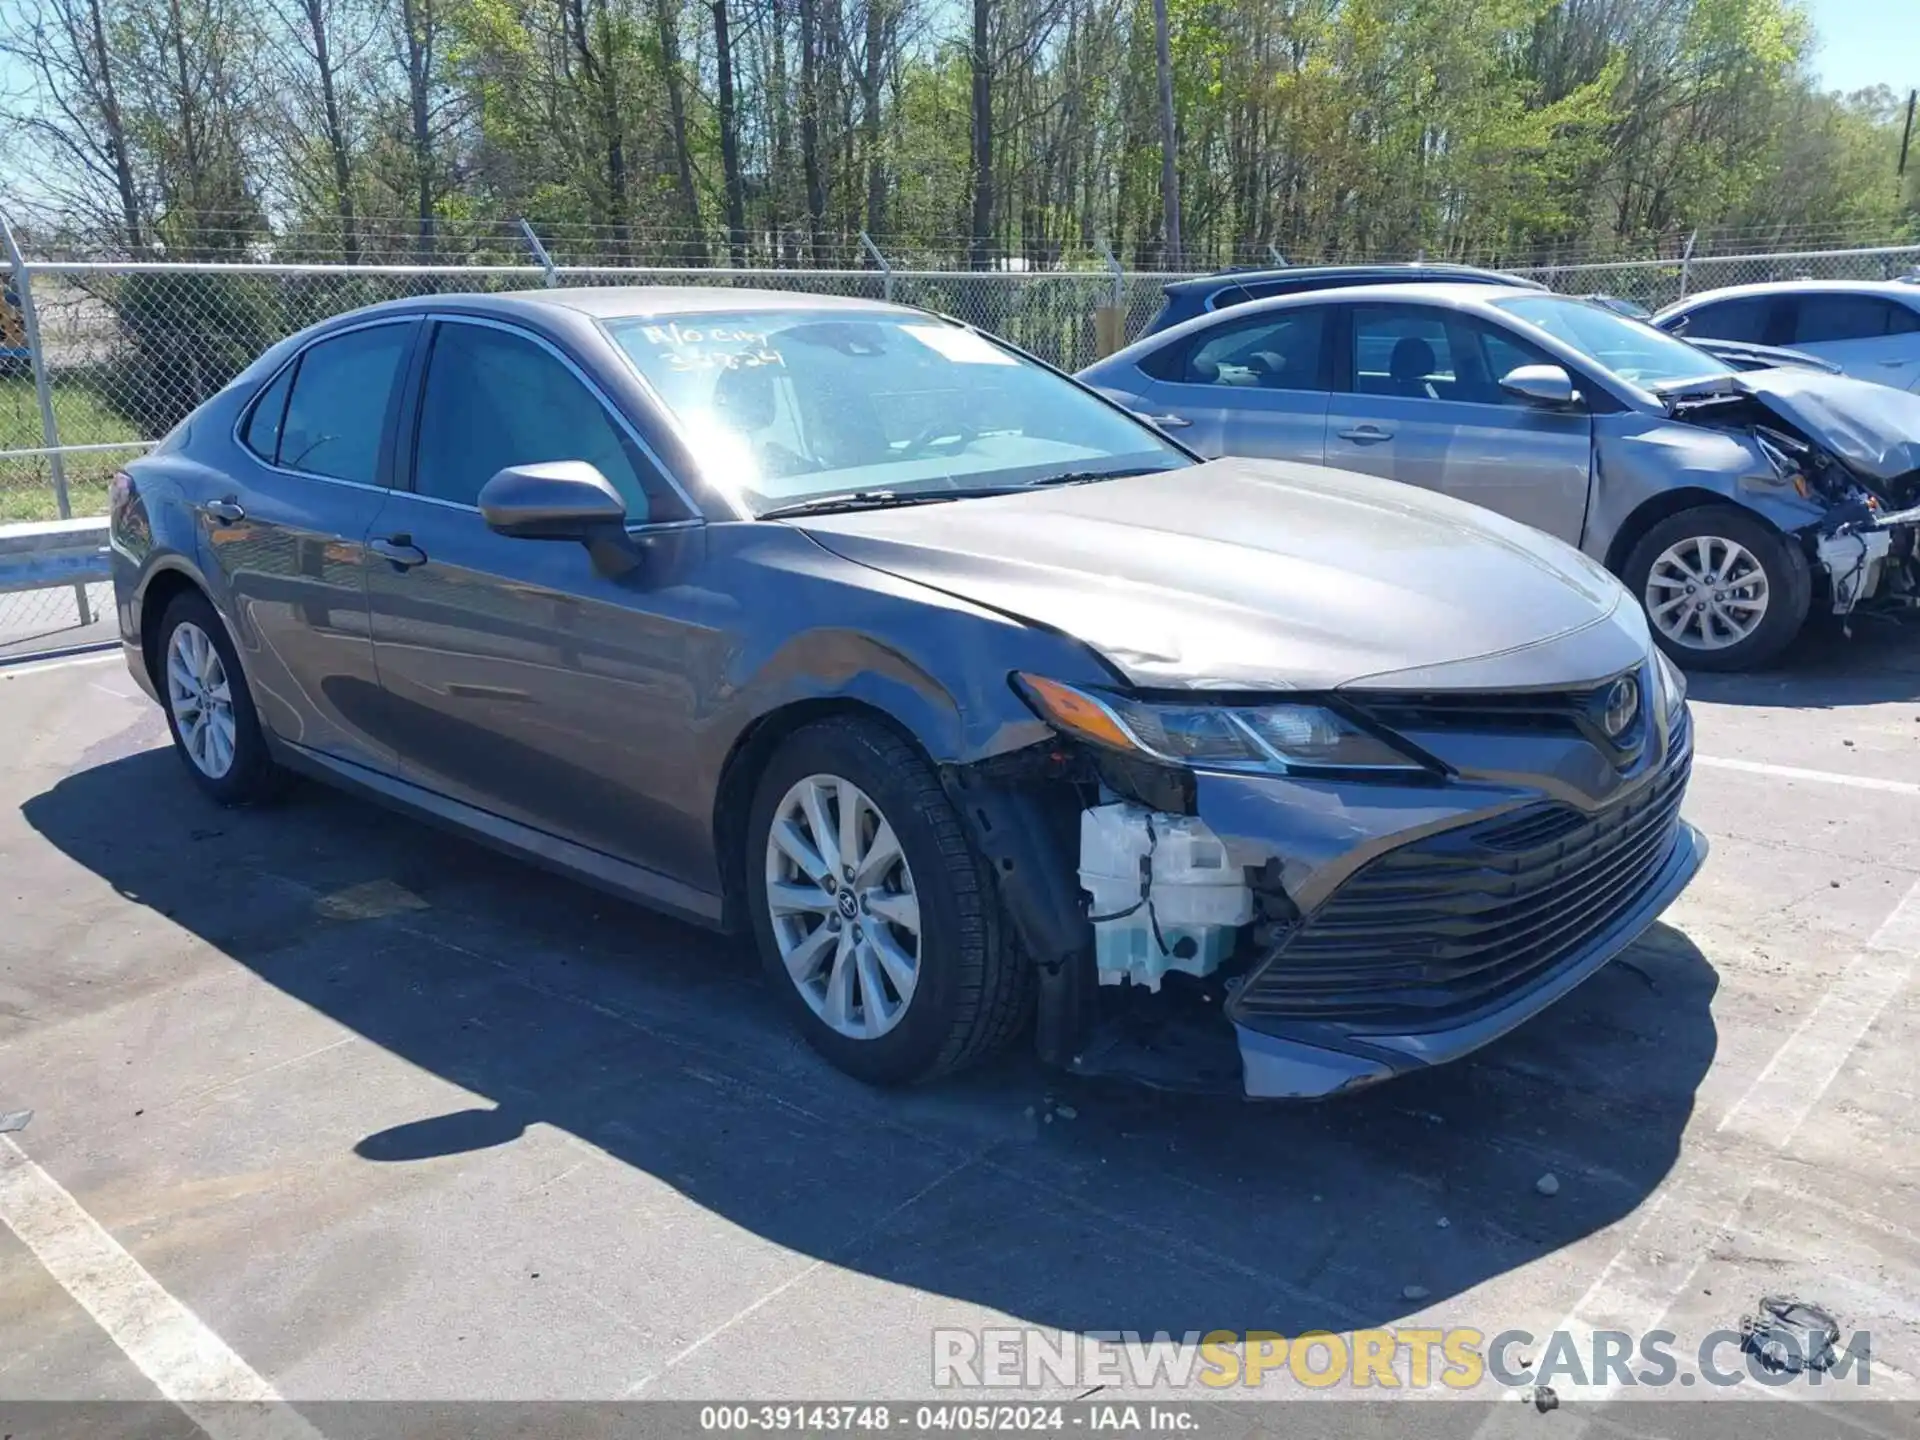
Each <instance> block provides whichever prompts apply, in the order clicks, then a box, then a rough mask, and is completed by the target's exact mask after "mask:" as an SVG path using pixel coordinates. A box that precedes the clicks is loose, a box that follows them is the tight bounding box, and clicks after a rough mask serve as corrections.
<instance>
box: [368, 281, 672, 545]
mask: <svg viewBox="0 0 1920 1440" xmlns="http://www.w3.org/2000/svg"><path fill="white" fill-rule="evenodd" d="M430 319H431V322H432V324H431V331H432V333H431V334H430V335H428V336H427V337H426V340H425V341H424V342H423V343H421V344H419V345H417V346H415V350H416V352H417V356H418V359H417V361H416V363H415V365H414V367H413V368H412V369H410V370H409V371H408V372H407V377H406V382H405V384H406V398H407V404H406V408H405V410H404V411H403V419H402V426H403V429H402V431H401V435H400V437H399V443H398V444H397V445H396V446H395V449H396V451H397V452H398V453H397V455H396V457H395V466H394V486H393V488H394V489H395V490H397V491H401V492H402V493H404V494H407V495H409V496H411V497H412V498H413V499H415V500H419V501H422V502H424V503H426V504H428V505H442V506H445V507H446V508H447V509H449V510H464V511H467V512H468V513H469V514H474V515H477V514H479V513H480V507H479V506H478V505H469V504H467V503H466V502H465V501H463V500H443V499H441V498H440V497H439V496H437V495H422V494H421V493H420V492H419V491H418V490H417V489H416V488H415V487H414V479H415V474H416V469H417V466H418V463H419V451H420V412H421V402H422V399H423V397H424V396H425V394H426V385H427V366H428V365H429V364H430V363H431V362H432V350H433V343H432V342H433V340H434V339H435V338H437V337H438V336H439V333H440V331H441V330H442V329H443V328H444V327H445V326H448V325H477V326H479V327H481V328H482V329H486V330H498V331H501V332H502V333H504V334H507V335H511V336H513V337H515V338H516V339H519V340H526V341H529V342H530V343H532V344H534V345H537V346H538V347H539V348H540V349H542V350H544V351H546V352H547V354H549V355H551V356H553V358H554V359H556V360H558V361H559V362H560V363H561V364H562V365H563V366H565V367H566V369H567V372H568V373H569V374H571V375H572V376H573V378H574V379H575V380H577V381H579V382H580V383H581V384H582V385H584V386H585V387H586V390H587V393H588V394H589V395H591V396H593V398H594V400H595V401H596V402H597V403H598V404H599V406H600V408H601V409H602V410H604V411H605V412H606V413H607V415H608V416H609V417H611V419H612V420H613V423H614V424H615V425H616V426H617V427H618V428H619V430H620V433H621V434H622V435H625V436H626V437H627V439H629V440H630V441H632V442H633V445H634V448H635V449H637V450H638V451H639V452H640V453H641V454H642V455H643V456H645V457H646V460H647V463H648V464H649V465H651V466H652V467H653V470H654V473H655V474H656V475H658V476H659V477H660V479H661V480H662V481H664V482H665V483H666V486H667V488H668V489H669V490H670V491H671V492H672V493H673V496H674V498H676V499H677V500H678V501H679V502H680V504H681V505H682V506H683V507H685V509H686V512H687V513H686V514H685V515H678V516H674V517H672V518H669V519H661V520H651V519H649V520H634V519H629V520H628V521H627V528H628V529H629V530H657V529H661V528H663V527H669V526H684V525H687V524H689V523H694V524H697V523H702V522H704V520H705V518H706V517H705V514H704V512H703V511H702V510H701V509H700V506H699V505H698V504H696V503H695V501H694V499H693V497H692V496H691V495H690V494H688V493H687V490H686V487H684V486H683V485H681V483H680V479H679V477H678V476H676V475H675V474H674V473H673V472H672V471H671V470H669V469H668V468H667V465H666V462H665V461H664V460H662V459H661V458H660V453H659V452H658V451H657V450H655V449H654V448H653V446H652V445H650V444H648V443H647V439H646V437H645V436H644V435H642V434H641V433H640V431H639V429H638V427H636V426H635V425H634V424H633V422H632V421H631V420H629V419H628V418H627V416H626V414H625V413H624V412H623V411H622V410H621V409H620V407H619V406H618V405H616V404H614V402H613V400H612V398H611V397H610V396H609V395H608V394H607V392H606V391H604V390H602V389H601V388H600V386H599V385H598V383H596V382H595V380H594V379H593V377H592V376H590V375H589V374H587V372H586V371H585V370H584V369H582V368H581V367H580V366H579V365H578V364H577V363H575V361H574V358H573V357H572V356H571V355H569V354H567V352H566V351H564V350H562V349H561V348H560V347H559V346H558V345H555V344H554V343H553V342H552V341H551V340H549V339H547V337H546V336H544V335H540V334H537V333H535V332H534V331H532V330H529V329H527V328H526V327H525V326H522V325H513V324H509V323H508V322H506V321H504V320H495V319H494V318H492V317H491V316H487V315H462V314H459V313H458V312H456V311H436V312H434V314H433V315H432V316H431V317H430ZM639 478H640V481H641V484H642V485H643V486H644V485H645V484H646V477H645V476H641V477H639Z"/></svg>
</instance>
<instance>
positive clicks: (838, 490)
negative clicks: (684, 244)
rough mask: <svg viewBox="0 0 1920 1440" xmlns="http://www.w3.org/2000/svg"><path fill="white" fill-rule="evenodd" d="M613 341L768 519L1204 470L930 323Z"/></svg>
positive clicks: (666, 331) (755, 321) (639, 330)
mask: <svg viewBox="0 0 1920 1440" xmlns="http://www.w3.org/2000/svg"><path fill="white" fill-rule="evenodd" d="M607 329H608V332H609V333H610V334H611V335H612V336H613V339H614V341H615V343H617V344H618V345H619V346H620V348H621V349H622V350H623V351H624V352H625V353H626V354H627V356H628V357H629V358H630V359H631V360H632V361H633V363H634V365H635V367H636V368H638V370H639V371H640V373H641V375H643V376H644V377H645V378H646V380H647V382H648V384H650V385H651V386H652V387H653V389H654V392H655V393H656V394H657V395H658V396H659V397H660V399H661V401H662V402H663V403H664V404H665V405H666V407H667V409H668V410H669V411H671V412H672V414H673V417H674V419H675V420H676V421H678V422H679V425H680V428H681V430H682V432H683V433H684V434H685V435H686V437H687V440H688V442H689V443H690V444H691V446H692V447H693V450H694V453H695V457H696V458H697V459H698V461H699V463H700V467H701V470H702V472H703V473H704V474H705V476H706V477H707V479H708V480H709V482H711V483H712V484H714V485H716V486H718V487H720V488H721V489H723V490H725V491H727V492H728V493H729V494H731V495H734V496H736V497H737V498H738V499H739V500H740V501H741V502H742V503H744V504H745V506H746V507H747V509H748V510H750V511H751V512H752V513H754V514H756V515H758V514H761V513H762V512H764V511H767V510H772V509H775V508H784V507H787V506H791V505H793V504H795V503H796V502H804V501H807V500H809V499H813V498H816V497H829V496H835V495H848V494H851V493H853V492H859V493H860V494H862V495H873V494H876V493H886V494H889V495H914V496H921V495H924V496H927V497H928V498H932V497H933V496H935V495H937V494H938V492H940V491H942V490H945V489H959V488H963V487H964V489H965V490H966V491H967V492H968V493H973V494H977V493H978V492H979V491H980V490H981V489H982V488H987V489H998V488H1007V489H1014V488H1018V487H1019V486H1022V485H1026V484H1030V483H1033V482H1035V481H1043V480H1046V479H1048V478H1050V477H1059V476H1061V475H1064V474H1069V473H1071V474H1074V475H1076V476H1079V477H1081V478H1098V477H1100V476H1104V475H1106V474H1108V473H1123V472H1124V473H1138V472H1139V471H1142V470H1167V469H1172V468H1174V467H1175V466H1180V465H1186V464H1188V463H1190V462H1189V461H1188V460H1187V458H1186V456H1184V455H1183V454H1181V452H1180V451H1178V450H1176V449H1175V448H1174V447H1173V446H1172V445H1170V444H1168V443H1167V442H1166V441H1164V440H1162V439H1161V438H1160V437H1158V436H1157V435H1155V434H1154V432H1153V431H1152V430H1150V429H1149V428H1147V427H1146V426H1145V425H1142V424H1140V423H1138V422H1136V421H1133V420H1130V419H1128V418H1127V416H1125V415H1123V414H1121V413H1120V412H1119V411H1117V410H1114V409H1113V408H1112V407H1110V406H1108V405H1105V404H1103V403H1102V402H1100V401H1099V400H1097V399H1095V398H1094V397H1093V396H1091V395H1089V394H1087V393H1086V392H1085V391H1083V390H1081V389H1080V388H1079V387H1077V386H1075V385H1073V384H1070V383H1069V382H1068V381H1066V380H1064V379H1062V378H1061V377H1060V376H1058V375H1055V374H1054V373H1052V372H1051V371H1049V370H1046V369H1043V368H1042V367H1040V366H1038V365H1035V364H1032V363H1030V362H1028V361H1026V360H1023V359H1021V358H1019V357H1018V356H1016V355H1013V354H1010V353H1008V352H1007V351H1005V350H1003V349H1001V348H1000V347H999V346H998V345H995V344H993V343H992V342H991V341H989V340H987V339H985V338H984V337H982V336H980V335H977V334H975V333H974V332H973V331H971V330H966V329H963V328H961V327H960V326H957V325H952V324H948V323H946V322H945V321H941V320H936V319H934V318H933V317H932V316H924V317H923V316H917V315H910V314H889V313H886V312H883V311H874V312H871V313H860V312H849V311H845V310H759V311H726V312H714V313H709V314H689V315H680V316H675V317H672V318H671V319H658V320H616V321H613V322H610V323H609V324H608V326H607Z"/></svg>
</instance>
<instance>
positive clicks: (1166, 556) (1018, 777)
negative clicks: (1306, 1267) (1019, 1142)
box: [810, 460, 1705, 1098]
mask: <svg viewBox="0 0 1920 1440" xmlns="http://www.w3.org/2000/svg"><path fill="white" fill-rule="evenodd" d="M810 529H811V532H812V533H813V535H814V537H815V539H816V540H817V541H819V542H820V543H821V544H822V545H824V546H825V547H826V548H828V549H830V550H832V551H834V552H835V553H837V554H840V555H841V556H843V557H844V558H847V559H850V560H854V561H856V562H858V563H860V564H862V565H866V566H871V567H873V568H875V569H880V570H884V571H887V572H889V573H891V574H894V575H897V576H901V577H903V578H908V579H911V580H912V581H914V582H915V583H918V584H921V585H926V586H930V587H933V588H936V589H938V590H941V591H944V592H946V593H948V594H950V595H954V596H957V597H962V598H964V599H966V600H967V601H969V602H971V603H973V604H977V605H979V606H982V607H984V608H985V609H986V610H987V611H989V612H997V613H999V614H1001V615H1003V616H1006V617H1008V618H1009V619H1014V620H1017V621H1018V622H1020V624H1021V626H1022V628H1021V631H1020V633H1021V634H1022V635H1023V636H1025V637H1041V636H1046V637H1051V641H1050V642H1049V643H1057V645H1058V647H1059V648H1058V652H1057V654H1055V655H1054V656H1053V658H1052V659H1049V658H1048V656H1047V654H1045V653H1042V651H1038V650H1035V649H1033V648H1032V647H1031V646H1029V647H1027V648H1025V649H1024V650H1023V658H1022V662H1021V663H1019V664H1018V665H1016V666H1015V667H1013V668H1010V669H1008V670H1005V671H1002V672H1001V673H1002V676H1003V677H1004V682H1003V683H1004V686H1005V688H1004V689H1002V690H1000V692H999V693H1000V695H1002V696H1005V697H1006V698H1007V699H1010V700H1012V701H1013V703H1014V704H1015V705H1016V706H1018V707H1020V708H1021V709H1022V710H1024V711H1025V712H1027V713H1028V714H1030V715H1032V716H1035V717H1037V718H1039V719H1040V720H1043V721H1045V722H1046V724H1047V726H1048V729H1049V731H1050V738H1047V739H1044V740H1041V741H1039V742H1038V743H1034V742H1033V741H1032V740H1031V738H1030V737H1029V738H1025V739H1023V740H1022V741H1021V743H1019V744H1018V745H1015V746H1012V747H1010V748H1007V749H1004V750H995V751H993V752H992V753H989V754H985V755H976V756H974V757H971V758H969V759H968V760H967V761H965V762H964V763H960V762H949V763H947V764H945V765H943V766H942V770H941V773H942V779H943V783H944V784H945V786H946V788H947V791H948V794H949V796H950V798H951V799H952V800H953V802H954V806H955V809H956V810H957V811H958V813H959V814H960V815H961V817H962V819H963V822H964V823H965V824H966V825H967V827H968V829H969V832H970V839H971V841H972V843H973V845H974V846H975V848H976V849H977V850H978V851H979V852H980V854H981V856H982V858H983V859H984V860H985V861H986V863H987V866H988V868H989V869H990V870H991V872H992V874H993V875H994V877H995V881H996V884H997V887H998V890H999V894H1000V898H1001V901H1002V903H1003V906H1004V908H1005V911H1006V914H1007V918H1008V921H1009V922H1010V927H1011V929H1012V930H1013V931H1014V933H1015V934H1016V935H1017V937H1018V941H1019V943H1020V945H1021V948H1022V949H1023V950H1024V952H1025V953H1026V955H1027V957H1028V958H1029V959H1030V960H1031V961H1032V963H1033V964H1034V965H1035V967H1036V969H1037V973H1038V982H1039V983H1038V990H1039V1006H1038V1015H1037V1043H1038V1048H1039V1050H1040V1052H1041V1054H1042V1056H1043V1058H1045V1059H1046V1060H1048V1061H1050V1062H1052V1063H1055V1064H1058V1065H1062V1066H1065V1067H1068V1068H1070V1069H1073V1070H1076V1071H1078V1072H1080V1073H1084V1074H1099V1075H1115V1076H1124V1077H1126V1078H1129V1079H1132V1080H1136V1081H1143V1082H1145V1083H1148V1084H1152V1085H1156V1086H1160V1087H1163V1088H1170V1089H1191V1088H1205V1089H1217V1090H1234V1091H1243V1092H1244V1093H1246V1094H1248V1095H1251V1096H1256V1097H1265V1098H1282V1097H1289V1098H1311V1097H1318V1096H1325V1095H1332V1094H1336V1093H1340V1092H1343V1091H1347V1090H1351V1089H1353V1088H1355V1087H1358V1086H1363V1085H1367V1084H1371V1083H1373V1082H1376V1081H1380V1080H1385V1079H1388V1078H1390V1077H1392V1076H1394V1075H1398V1074H1402V1073H1405V1072H1408V1071H1413V1070H1418V1069H1421V1068H1424V1067H1426V1066H1429V1065H1433V1064H1438V1063H1442V1062H1444V1061H1448V1060H1452V1059H1455V1058H1457V1057H1459V1056H1461V1055H1464V1054H1466V1053H1468V1052H1469V1051H1471V1050H1473V1049H1476V1048H1478V1047H1479V1046H1481V1045H1484V1044H1486V1043H1487V1042H1488V1041H1490V1040H1492V1039H1494V1038H1496V1037H1497V1036H1499V1035H1501V1034H1502V1033H1504V1032H1505V1031H1507V1030H1509V1029H1511V1028H1512V1027H1513V1026H1515V1025H1518V1024H1520V1023H1521V1022H1523V1021H1524V1020H1526V1019H1528V1018H1529V1017H1531V1016H1532V1015H1534V1014H1537V1013H1538V1012H1539V1011H1540V1010H1541V1009H1543V1008H1544V1007H1546V1006H1547V1005H1549V1004H1551V1003H1552V1002H1553V1001H1554V1000H1556V999H1557V998H1559V997H1560V996H1561V995H1563V994H1565V993H1566V992H1567V991H1568V990H1569V989H1571V988H1572V987H1573V986H1575V985H1577V984H1578V983H1579V982H1580V981H1581V980H1583V979H1584V978H1586V977H1587V976H1588V975H1590V974H1591V973H1593V971H1595V970H1596V969H1598V968H1599V967H1600V966H1602V965H1603V964H1605V963H1606V961H1607V960H1608V959H1610V958H1612V957H1613V956H1614V955H1616V954H1617V953H1619V951H1620V950H1622V949H1624V948H1625V947H1626V946H1627V945H1628V944H1630V943H1631V942H1632V941H1633V940H1634V939H1635V938H1636V937H1638V936H1639V935H1640V934H1641V933H1642V932H1643V931H1644V930H1645V929H1646V927H1647V926H1648V925H1650V924H1652V923H1653V921H1654V919H1655V918H1656V917H1657V916H1658V915H1659V914H1660V913H1661V911H1662V910H1663V909H1664V908H1665V907H1666V906H1667V905H1668V904H1669V903H1670V902H1671V901H1672V900H1673V898H1674V897H1675V896H1676V895H1677V894H1678V893H1679V892H1680V891H1681V889H1683V888H1684V887H1685V885H1686V884H1687V882H1688V881H1689V880H1690V879H1691V878H1692V876H1693V875H1694V873H1695V872H1696V871H1697V870H1698V868H1699V866H1700V864H1701V863H1702V859H1703V857H1704V854H1705V843H1704V841H1703V840H1702V839H1701V837H1700V836H1699V835H1698V833H1697V832H1695V831H1694V830H1693V829H1692V828H1691V827H1689V826H1688V825H1687V824H1686V823H1685V822H1684V821H1683V820H1682V819H1681V818H1680V815H1679V808H1680V803H1681V800H1682V797H1683V795H1684V793H1685V789H1686V785H1687V780H1688V775H1689V768H1690V764H1691V755H1692V750H1691V738H1690V729H1689V723H1688V717H1687V711H1686V704H1685V697H1684V682H1683V681H1682V680H1681V678H1680V676H1679V672H1678V671H1677V670H1676V669H1675V668H1674V667H1673V666H1672V665H1671V664H1670V662H1668V661H1667V660H1666V659H1665V658H1664V657H1662V656H1661V655H1660V654H1659V653H1658V652H1657V651H1656V650H1655V649H1654V648H1653V646H1652V642H1651V636H1650V633H1649V630H1648V627H1647V622H1646V619H1645V617H1644V615H1643V614H1642V613H1641V612H1640V610H1639V608H1638V607H1637V606H1636V605H1634V604H1633V602H1632V600H1631V599H1630V597H1628V596H1627V594H1626V592H1625V591H1624V590H1623V589H1622V588H1621V587H1620V585H1619V583H1618V582H1617V581H1615V580H1614V579H1612V577H1610V576H1608V575H1607V574H1606V573H1605V572H1604V571H1603V570H1602V569H1601V568H1600V567H1599V566H1598V565H1595V564H1594V563H1592V562H1591V561H1589V560H1587V559H1586V558H1584V557H1582V556H1581V555H1579V554H1578V552H1576V551H1574V550H1572V549H1571V548H1570V547H1567V546H1564V545H1561V544H1560V543H1559V542H1557V541H1554V540H1552V539H1550V538H1548V537H1546V536H1543V535H1540V534H1539V533H1538V532H1535V531H1531V530H1528V529H1526V528H1525V527H1522V526H1518V525H1515V524H1513V523H1512V522H1509V521H1506V520H1503V519H1501V518H1500V517H1498V516H1495V515H1492V514H1490V513H1489V512H1486V511H1483V510H1479V509H1477V508H1475V507H1470V506H1466V505H1463V504H1460V503H1459V502H1456V501H1452V500H1449V499H1446V498H1445V497H1440V496H1431V495H1425V494H1423V493H1420V492H1409V491H1407V490H1405V489H1404V488H1403V487H1399V486H1395V485H1393V484H1391V483H1390V482H1386V481H1379V480H1374V479H1371V478H1370V477H1363V476H1356V475H1342V474H1337V473H1335V472H1329V471H1324V470H1315V469H1309V468H1306V467H1299V466H1289V465H1284V464H1275V463H1268V462H1257V461H1246V460H1219V461H1213V462H1210V463H1209V464H1207V465H1204V466H1200V467H1196V468H1193V469H1189V470H1185V471H1182V472H1180V479H1179V482H1178V484H1177V485H1175V484H1173V483H1171V482H1167V481H1162V480H1155V479H1140V480H1119V481H1113V482H1109V483H1108V484H1106V485H1103V486H1089V487H1085V488H1084V489H1079V490H1067V491H1062V492H1055V493H1053V494H1050V495H1048V496H1046V497H1040V496H1035V497H1029V498H1024V499H1022V500H1021V501H1019V502H1017V503H1012V502H1009V503H1006V504H999V503H986V504H981V505H978V506H969V507H964V508H961V507H949V508H947V509H946V510H944V511H942V512H941V513H939V514H938V515H937V516H936V515H934V514H931V513H929V512H927V511H918V512H916V511H904V512H903V511H889V512H883V513H879V514H871V515H855V516H847V517H837V516H836V517H832V518H830V519H828V520H825V521H822V522H820V523H819V524H817V525H814V526H810ZM1342 536H1344V537H1345V543H1344V544H1343V543H1339V537H1342ZM1463 569H1465V570H1471V571H1473V572H1474V573H1475V574H1476V575H1477V576H1478V577H1479V578H1480V580H1481V581H1482V582H1483V583H1482V584H1480V585H1478V586H1462V585H1460V584H1459V582H1458V575H1459V573H1460V572H1461V571H1462V570H1463ZM1121 576H1125V577H1127V578H1126V579H1125V581H1124V582H1123V581H1122V580H1121V579H1120V578H1119V577H1121ZM1043 649H1044V647H1043ZM1002 653H1004V650H1003V652H1002ZM1035 660H1039V661H1040V662H1041V664H1042V665H1046V664H1052V665H1054V667H1055V668H1052V669H1044V668H1029V667H1030V666H1031V665H1032V664H1033V662H1034V661H1035ZM1089 662H1093V663H1089ZM974 703H975V706H976V708H979V707H985V708H987V709H990V710H997V709H998V707H999V706H1001V705H1004V704H1005V703H1006V700H1000V699H994V698H992V697H988V696H980V697H978V698H977V699H976V700H975V702H974ZM1001 733H1003V734H1007V735H1013V734H1016V733H1018V732H1017V730H1016V727H1013V726H1011V725H1008V726H1004V727H1002V728H1001Z"/></svg>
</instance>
